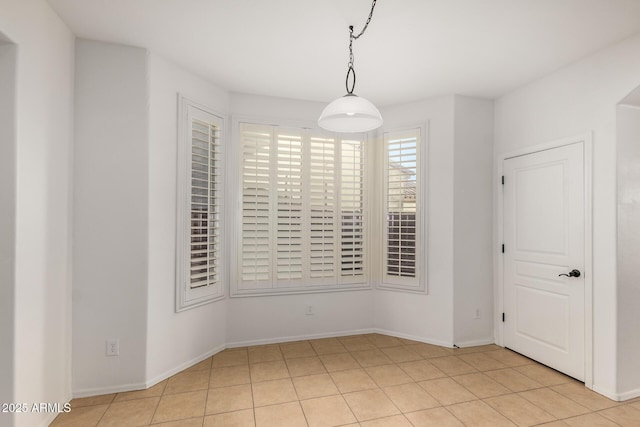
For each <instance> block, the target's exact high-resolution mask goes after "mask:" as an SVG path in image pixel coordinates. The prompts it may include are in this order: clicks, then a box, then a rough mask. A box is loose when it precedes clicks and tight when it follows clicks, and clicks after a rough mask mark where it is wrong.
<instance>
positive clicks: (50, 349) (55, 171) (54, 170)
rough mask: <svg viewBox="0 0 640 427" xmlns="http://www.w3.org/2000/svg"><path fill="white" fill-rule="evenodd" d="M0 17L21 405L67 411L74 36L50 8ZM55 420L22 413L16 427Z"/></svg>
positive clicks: (29, 7) (6, 7) (10, 9)
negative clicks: (7, 55) (11, 143)
mask: <svg viewBox="0 0 640 427" xmlns="http://www.w3.org/2000/svg"><path fill="white" fill-rule="evenodd" d="M0 10H2V14H0V32H2V33H4V35H5V36H6V37H7V38H9V39H10V40H12V42H14V43H15V44H16V46H17V66H16V76H17V90H16V135H17V145H16V146H15V147H16V151H15V156H16V157H14V161H15V169H14V170H15V185H16V187H15V196H16V201H15V208H16V210H15V215H16V222H15V264H14V265H15V271H14V273H15V295H14V303H15V305H14V308H13V312H14V322H15V324H14V327H15V329H14V342H13V355H14V363H15V365H14V372H13V378H14V393H13V400H14V401H16V402H61V403H62V402H65V401H67V400H68V398H69V397H70V392H71V389H70V382H69V378H70V359H71V358H70V334H71V328H70V304H69V301H70V279H71V274H70V262H71V258H70V255H71V253H70V242H71V239H70V236H71V227H70V225H71V209H70V201H71V193H70V176H71V150H72V145H71V144H72V137H71V135H72V133H71V124H72V105H73V103H72V93H73V89H72V82H73V36H72V34H71V32H70V31H69V29H68V28H67V27H66V26H65V25H64V24H63V23H62V21H61V20H60V19H59V17H58V16H57V15H56V14H55V12H53V10H52V9H51V8H50V7H49V5H48V4H47V3H46V2H45V1H44V0H32V1H28V2H22V1H20V2H17V1H10V0H9V1H7V0H0ZM6 344H7V343H4V342H3V346H4V345H6ZM8 344H9V345H11V343H10V342H9V343H8ZM3 381H4V379H3ZM54 415H55V414H42V413H34V414H27V415H19V416H16V417H15V425H16V426H30V427H31V426H38V425H44V424H45V423H47V422H48V421H50V419H52V416H54ZM2 422H3V423H4V422H5V421H4V419H3V420H2ZM7 424H9V422H8V423H7ZM3 425H5V424H3ZM9 425H10V424H9Z"/></svg>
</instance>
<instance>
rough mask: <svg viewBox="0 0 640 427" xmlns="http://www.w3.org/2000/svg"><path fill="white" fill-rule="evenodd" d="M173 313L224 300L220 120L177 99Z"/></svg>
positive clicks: (186, 100)
mask: <svg viewBox="0 0 640 427" xmlns="http://www.w3.org/2000/svg"><path fill="white" fill-rule="evenodd" d="M179 103H180V104H179V109H180V114H179V119H180V122H179V128H180V129H179V135H180V136H179V141H178V143H179V147H178V186H179V188H178V212H177V218H178V233H177V251H176V254H177V262H176V265H177V268H176V276H177V277H176V310H177V311H181V310H184V309H186V308H190V307H193V306H198V305H202V304H205V303H208V302H211V301H213V300H215V299H218V298H220V297H223V296H224V290H223V289H224V287H223V284H222V283H223V282H222V271H221V269H222V263H221V255H222V253H223V251H222V248H221V213H222V211H221V205H222V203H221V202H222V175H221V167H222V158H221V149H222V143H221V141H222V131H223V123H224V121H223V119H222V118H221V117H218V116H216V115H215V114H213V113H211V112H209V111H207V110H206V109H205V108H204V107H202V106H198V105H196V104H195V103H193V102H192V101H190V100H188V99H186V98H184V97H180V100H179Z"/></svg>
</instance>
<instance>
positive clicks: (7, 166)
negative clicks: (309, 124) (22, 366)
mask: <svg viewBox="0 0 640 427" xmlns="http://www.w3.org/2000/svg"><path fill="white" fill-rule="evenodd" d="M3 39H4V37H3V36H2V34H0V236H2V238H1V239H0V342H1V343H4V345H2V346H1V347H0V378H2V381H1V382H0V402H13V401H15V399H14V397H13V387H14V378H13V369H14V327H15V325H14V311H13V309H14V295H15V262H16V256H15V250H16V240H15V236H16V233H15V231H16V230H15V227H16V140H15V127H16V126H15V122H16V115H15V109H16V105H15V101H16V98H15V95H16V94H15V84H16V46H15V45H13V44H10V43H8V42H6V41H3ZM9 418H11V419H9ZM11 422H13V415H12V414H0V424H4V423H6V424H10V423H11Z"/></svg>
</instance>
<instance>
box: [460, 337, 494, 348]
mask: <svg viewBox="0 0 640 427" xmlns="http://www.w3.org/2000/svg"><path fill="white" fill-rule="evenodd" d="M495 343H496V340H495V339H493V337H491V338H485V339H481V340H472V341H462V342H459V343H457V344H456V345H457V346H458V347H460V348H464V347H476V346H479V345H488V344H495Z"/></svg>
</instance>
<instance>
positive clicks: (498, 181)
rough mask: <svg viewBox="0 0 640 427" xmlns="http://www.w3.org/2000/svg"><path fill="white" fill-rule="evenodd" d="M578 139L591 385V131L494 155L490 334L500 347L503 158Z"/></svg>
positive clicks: (586, 346) (586, 361)
mask: <svg viewBox="0 0 640 427" xmlns="http://www.w3.org/2000/svg"><path fill="white" fill-rule="evenodd" d="M579 143H582V144H583V147H584V287H585V288H584V321H585V325H584V335H585V336H584V364H585V366H584V375H585V380H584V384H585V386H586V387H587V388H588V389H593V223H592V221H593V203H592V194H593V190H592V168H593V154H592V153H593V152H592V150H593V144H592V134H591V132H586V133H583V134H579V135H575V136H572V137H568V138H562V139H558V140H554V141H550V142H546V143H542V144H537V145H532V146H530V147H525V148H521V149H519V150H515V151H510V152H507V153H504V154H500V155H498V156H497V162H496V168H495V169H496V176H495V177H494V182H495V185H496V187H494V188H497V191H496V228H495V230H496V232H495V233H494V234H495V242H494V244H495V246H494V248H495V252H494V253H495V254H496V255H495V257H494V259H495V262H494V272H495V274H494V307H495V310H494V325H495V328H494V334H495V340H496V344H498V345H499V346H502V347H504V324H503V322H502V313H504V257H503V255H502V244H503V242H504V192H503V187H502V176H503V172H504V170H503V169H504V161H505V160H507V159H510V158H513V157H520V156H525V155H527V154H533V153H537V152H540V151H546V150H551V149H554V148H559V147H564V146H567V145H572V144H579Z"/></svg>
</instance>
